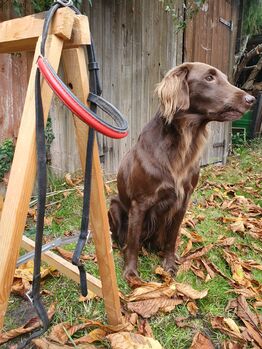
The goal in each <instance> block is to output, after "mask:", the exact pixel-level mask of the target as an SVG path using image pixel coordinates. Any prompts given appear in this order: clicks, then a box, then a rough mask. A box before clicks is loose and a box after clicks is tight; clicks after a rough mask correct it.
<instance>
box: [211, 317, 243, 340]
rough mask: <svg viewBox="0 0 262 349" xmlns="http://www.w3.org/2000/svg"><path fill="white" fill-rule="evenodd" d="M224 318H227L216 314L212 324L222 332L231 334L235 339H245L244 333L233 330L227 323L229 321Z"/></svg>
mask: <svg viewBox="0 0 262 349" xmlns="http://www.w3.org/2000/svg"><path fill="white" fill-rule="evenodd" d="M224 320H225V318H223V317H222V316H216V317H214V318H212V320H211V325H212V327H213V328H214V329H218V330H220V331H221V332H223V333H225V334H227V335H228V336H230V337H232V338H234V339H237V340H242V341H244V339H243V337H242V335H241V334H239V333H238V332H235V331H233V330H231V329H230V327H229V326H228V325H227V323H226V322H225V321H224Z"/></svg>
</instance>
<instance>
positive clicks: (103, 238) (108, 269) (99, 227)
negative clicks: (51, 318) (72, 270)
mask: <svg viewBox="0 0 262 349" xmlns="http://www.w3.org/2000/svg"><path fill="white" fill-rule="evenodd" d="M63 64H64V68H65V75H66V79H67V82H68V83H70V84H71V86H72V91H73V92H74V94H75V95H76V96H77V97H78V98H79V99H80V100H81V101H82V102H84V103H86V100H87V96H88V93H89V84H88V72H87V68H86V58H85V52H84V49H83V48H79V49H71V50H66V51H64V53H63ZM75 128H76V135H77V142H78V148H79V153H80V160H81V164H82V169H83V171H84V169H85V158H86V144H87V137H88V126H87V125H86V124H84V123H83V122H82V121H80V120H79V119H78V118H76V117H75ZM90 221H91V227H92V232H93V239H94V243H95V248H96V256H97V262H98V268H99V274H100V278H101V283H102V293H103V298H104V302H105V309H106V313H107V317H108V322H109V323H110V324H112V325H117V324H120V323H122V316H121V310H120V299H119V291H118V287H117V280H116V273H115V265H114V259H113V250H112V242H111V238H110V233H109V224H108V218H107V208H106V202H105V194H104V183H103V176H102V170H101V166H100V161H99V152H98V145H97V142H96V140H95V143H94V150H93V167H92V185H91V198H90Z"/></svg>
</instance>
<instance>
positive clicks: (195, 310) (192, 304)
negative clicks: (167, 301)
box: [186, 301, 198, 316]
mask: <svg viewBox="0 0 262 349" xmlns="http://www.w3.org/2000/svg"><path fill="white" fill-rule="evenodd" d="M186 307H187V310H188V311H189V313H190V314H191V315H193V316H196V315H197V313H198V306H197V305H196V303H195V302H192V301H191V302H188V303H187V305H186Z"/></svg>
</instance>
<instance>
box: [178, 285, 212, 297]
mask: <svg viewBox="0 0 262 349" xmlns="http://www.w3.org/2000/svg"><path fill="white" fill-rule="evenodd" d="M176 289H177V293H180V294H181V293H182V294H183V295H185V296H186V297H188V298H190V299H202V298H204V297H206V295H207V293H208V291H207V290H203V291H197V290H195V289H194V288H193V287H192V286H190V285H188V284H182V283H176Z"/></svg>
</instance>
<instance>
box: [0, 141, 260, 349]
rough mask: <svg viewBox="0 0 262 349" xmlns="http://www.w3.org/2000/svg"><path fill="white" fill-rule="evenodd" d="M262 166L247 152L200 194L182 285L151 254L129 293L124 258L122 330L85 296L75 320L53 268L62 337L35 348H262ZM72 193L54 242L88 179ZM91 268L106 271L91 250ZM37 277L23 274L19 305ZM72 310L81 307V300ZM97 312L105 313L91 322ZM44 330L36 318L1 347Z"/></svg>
mask: <svg viewBox="0 0 262 349" xmlns="http://www.w3.org/2000/svg"><path fill="white" fill-rule="evenodd" d="M259 149H260V148H259ZM261 165H262V156H261V150H260V151H257V150H256V151H255V152H254V151H250V150H246V151H245V152H244V154H241V153H240V155H238V156H235V157H233V158H232V159H231V163H230V164H229V165H226V166H212V167H209V168H206V169H204V170H203V171H202V172H203V173H202V177H201V178H202V179H201V181H200V183H199V187H198V190H197V191H196V192H195V193H194V195H193V197H192V200H191V204H190V206H189V208H188V212H187V215H186V217H185V219H184V222H183V226H182V228H181V234H180V240H179V255H180V261H179V265H178V273H177V275H176V277H175V278H174V277H172V276H171V275H170V274H168V273H167V272H165V271H164V270H163V269H162V268H161V267H160V266H158V264H160V262H161V260H160V258H159V257H158V256H156V255H155V254H150V253H149V252H148V251H145V250H143V251H141V255H140V257H139V263H140V267H139V270H140V272H141V279H142V280H138V279H133V280H130V285H129V286H130V288H129V287H128V286H127V284H126V282H125V281H123V279H122V276H121V274H122V265H123V256H122V253H121V251H119V250H118V249H114V257H115V263H116V272H117V276H118V282H119V288H120V297H121V305H122V314H123V323H122V324H121V325H118V326H109V325H106V320H105V317H104V313H103V308H102V309H101V308H100V304H101V301H100V300H99V299H97V298H96V297H95V295H92V294H91V295H90V296H89V298H88V299H79V295H77V301H76V302H78V303H79V304H80V305H76V303H74V304H73V306H72V307H77V309H79V311H78V312H77V311H76V312H74V314H73V315H72V307H70V309H68V310H66V308H64V307H62V306H61V305H60V303H62V300H61V299H59V298H57V297H56V293H57V291H58V290H57V288H55V289H54V288H52V291H50V285H52V284H54V282H55V280H56V279H58V278H60V279H59V280H61V276H59V275H58V273H57V272H54V270H52V269H50V268H45V267H43V270H42V277H43V285H42V290H43V299H44V300H45V303H46V304H49V316H50V318H53V322H52V323H53V327H52V328H51V329H50V331H49V332H48V333H47V334H46V335H45V336H44V338H39V339H36V340H34V345H35V346H36V347H37V348H44V349H47V348H49V349H57V348H76V347H77V348H87V349H88V348H91V349H92V348H93V349H94V348H97V347H98V348H113V349H118V348H121V349H125V348H126V349H128V348H130V349H132V348H136V349H144V348H153V349H160V348H164V349H169V348H170V349H171V348H177V349H178V348H179V349H180V348H181V349H182V348H183V349H185V348H190V349H199V348H201V349H212V348H217V347H220V348H223V349H248V348H253V349H258V348H261V347H262V316H261V308H262V261H261V252H262V208H261V192H262V190H261V189H262V188H261V183H262V181H261V180H262V176H261ZM111 182H112V183H111ZM111 182H110V183H109V184H108V185H106V187H105V189H106V191H107V192H108V193H109V194H110V195H111V194H114V192H115V187H114V185H115V182H114V181H111ZM111 184H112V185H111ZM65 185H66V187H65V190H64V192H63V191H62V193H61V190H60V191H59V190H58V191H57V192H59V195H60V196H61V200H60V197H54V196H51V195H50V196H49V198H50V199H49V200H51V202H49V201H48V205H49V206H48V216H47V218H46V219H47V222H46V223H47V225H46V229H47V232H49V231H55V230H56V229H57V230H56V231H57V232H60V229H61V226H63V225H65V226H69V225H66V224H68V221H67V220H66V218H65V217H64V216H63V215H62V213H64V212H65V206H64V205H66V204H68V206H69V212H71V211H72V207H75V205H72V198H74V200H76V198H79V202H81V200H82V186H81V183H80V179H79V178H76V179H74V178H72V177H71V176H69V175H67V176H66V178H65ZM57 199H59V200H57ZM52 202H53V203H54V204H52ZM51 204H52V205H51ZM80 206H81V205H80ZM71 216H73V215H71ZM70 218H71V217H70ZM78 218H80V217H78ZM34 220H35V208H34V207H32V208H31V211H30V212H29V220H28V231H29V232H30V224H31V223H30V221H34ZM77 224H79V219H78V221H77V222H76V225H77ZM71 225H72V221H71V220H70V226H71ZM63 228H64V226H63ZM64 230H65V229H64ZM66 234H68V231H67V233H66ZM52 238H53V236H52V235H47V236H46V239H47V240H49V239H50V240H51V239H52ZM73 247H74V246H67V247H65V248H61V247H60V248H58V249H57V251H56V252H57V253H59V254H61V255H62V256H63V257H64V258H66V259H68V260H69V259H71V257H72V250H73ZM82 260H83V261H84V262H85V261H86V262H87V263H88V264H87V265H88V268H89V271H90V268H91V264H92V265H93V266H94V274H95V273H96V269H97V265H96V264H97V262H96V257H95V254H94V248H93V246H92V245H91V244H90V246H88V247H87V249H86V250H85V252H84V254H83V256H82ZM95 268H96V269H95ZM92 273H93V270H92ZM31 275H32V262H29V263H28V264H27V265H24V266H21V267H20V268H19V269H17V271H16V274H15V279H14V285H13V292H14V293H15V294H16V295H19V297H23V298H24V297H25V293H26V291H27V290H28V289H29V288H30V284H31ZM50 275H51V277H50ZM58 284H60V281H58ZM67 284H68V281H66V282H65V284H64V287H65V291H64V293H63V297H65V296H64V295H65V294H67V293H68V292H70V291H68V288H67V287H69V286H68V285H67ZM75 287H77V286H75ZM75 293H76V294H77V290H76V291H75ZM13 297H14V296H13ZM68 300H69V301H70V302H73V295H72V297H71V298H70V297H69V298H68ZM54 301H56V304H54V303H53V302H54ZM80 302H81V303H80ZM92 305H93V306H94V308H93V309H96V308H97V310H96V311H95V310H93V311H92V312H90V314H91V316H90V317H88V318H86V315H85V314H86V313H87V312H88V309H89V307H91V308H92ZM63 312H65V313H63ZM39 325H40V323H39V320H38V319H37V317H32V318H30V319H29V321H27V322H26V324H24V325H22V326H19V327H18V328H16V329H14V328H13V327H14V326H13V327H12V328H11V330H9V329H6V331H5V332H3V333H2V334H0V345H5V344H4V343H7V342H9V341H10V340H12V339H14V338H16V337H18V336H20V335H21V334H25V333H30V332H31V331H32V330H34V329H35V328H37V327H39ZM6 345H7V344H6ZM6 348H7V347H6Z"/></svg>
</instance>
